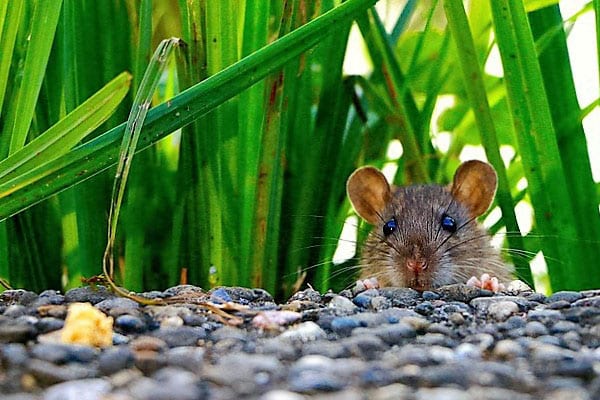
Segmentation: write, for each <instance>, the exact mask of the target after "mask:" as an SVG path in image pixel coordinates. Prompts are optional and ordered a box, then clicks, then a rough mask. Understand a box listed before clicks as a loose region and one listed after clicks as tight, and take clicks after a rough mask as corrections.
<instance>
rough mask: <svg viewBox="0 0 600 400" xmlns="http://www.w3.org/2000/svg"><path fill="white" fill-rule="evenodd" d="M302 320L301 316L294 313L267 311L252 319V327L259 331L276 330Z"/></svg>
mask: <svg viewBox="0 0 600 400" xmlns="http://www.w3.org/2000/svg"><path fill="white" fill-rule="evenodd" d="M300 318H302V314H300V313H299V312H295V311H285V310H284V311H278V310H267V311H260V312H259V313H258V314H256V316H255V317H254V318H252V325H253V326H254V327H256V328H260V329H267V330H272V329H278V328H280V327H281V326H283V325H289V324H292V323H294V322H296V321H298V320H300Z"/></svg>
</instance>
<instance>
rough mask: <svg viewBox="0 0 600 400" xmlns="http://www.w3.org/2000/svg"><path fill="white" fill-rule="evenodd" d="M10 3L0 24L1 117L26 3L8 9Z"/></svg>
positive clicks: (12, 3)
mask: <svg viewBox="0 0 600 400" xmlns="http://www.w3.org/2000/svg"><path fill="white" fill-rule="evenodd" d="M8 2H9V1H8V0H6V1H3V2H2V3H3V5H4V10H3V11H4V12H3V14H4V15H5V18H4V19H3V21H2V24H0V35H1V36H0V54H2V57H1V58H0V115H2V114H3V113H2V107H3V105H4V97H5V95H6V88H7V85H8V73H9V72H10V65H11V62H12V57H13V49H14V47H15V39H16V37H17V32H18V31H19V23H20V22H21V10H22V9H23V4H24V3H25V2H24V1H16V2H11V4H10V7H8ZM0 143H1V141H0Z"/></svg>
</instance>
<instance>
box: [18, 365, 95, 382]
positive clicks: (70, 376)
mask: <svg viewBox="0 0 600 400" xmlns="http://www.w3.org/2000/svg"><path fill="white" fill-rule="evenodd" d="M27 371H28V372H29V373H30V374H31V375H32V376H33V377H34V378H35V379H36V380H37V382H38V383H39V384H41V385H42V386H49V385H53V384H56V383H60V382H66V381H75V380H78V379H85V378H95V377H96V375H97V371H96V370H95V369H94V368H93V367H92V366H91V365H89V364H87V365H82V364H78V363H71V364H66V365H56V364H53V363H51V362H48V361H44V360H36V359H34V360H30V361H29V363H28V364H27Z"/></svg>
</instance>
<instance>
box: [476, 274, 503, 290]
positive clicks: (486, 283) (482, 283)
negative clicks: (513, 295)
mask: <svg viewBox="0 0 600 400" xmlns="http://www.w3.org/2000/svg"><path fill="white" fill-rule="evenodd" d="M467 286H475V287H478V288H481V289H485V290H489V291H492V292H494V293H498V292H501V291H503V290H505V289H506V288H505V287H504V285H503V284H502V283H500V282H499V281H498V278H496V277H495V276H490V275H489V274H482V275H481V278H479V279H477V277H476V276H472V277H471V278H469V280H468V281H467Z"/></svg>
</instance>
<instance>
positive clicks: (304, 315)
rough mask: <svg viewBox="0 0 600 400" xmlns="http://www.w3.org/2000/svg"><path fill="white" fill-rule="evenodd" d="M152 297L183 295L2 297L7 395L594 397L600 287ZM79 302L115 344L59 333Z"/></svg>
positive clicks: (21, 398)
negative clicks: (71, 339)
mask: <svg viewBox="0 0 600 400" xmlns="http://www.w3.org/2000/svg"><path fill="white" fill-rule="evenodd" d="M509 289H510V288H509ZM146 296H148V297H151V298H163V299H179V301H182V299H183V300H185V301H186V302H185V303H179V304H171V305H165V306H140V305H139V304H137V303H136V302H134V301H131V300H129V299H125V298H120V297H115V296H114V295H113V294H112V293H110V292H109V291H107V290H106V289H104V288H102V287H96V288H90V287H85V288H78V289H73V290H70V291H68V292H67V293H65V294H64V295H63V294H60V293H57V292H54V291H45V292H43V293H41V294H39V295H38V294H35V293H32V292H28V291H23V290H12V291H6V292H4V293H2V294H0V398H2V399H10V400H17V399H18V400H33V399H44V400H70V399H77V400H92V399H112V400H126V399H149V400H160V399H169V400H187V399H190V400H192V399H262V400H274V399H281V400H288V399H289V400H296V399H308V398H319V399H350V400H352V399H414V400H421V399H428V400H436V399H444V400H454V399H483V400H501V399H502V400H503V399H511V400H521V399H523V400H526V399H532V400H533V399H549V400H550V399H551V400H560V399H568V400H579V399H582V400H583V399H600V376H599V374H600V350H599V349H598V347H599V346H600V290H596V291H585V292H559V293H556V294H554V295H552V296H550V297H546V296H543V295H541V294H538V293H532V292H531V291H527V290H523V289H521V290H520V291H519V290H517V289H513V290H512V291H511V292H508V293H502V294H495V295H494V294H493V293H491V292H487V291H484V290H480V289H476V288H472V287H467V286H464V285H452V286H447V287H444V288H440V289H439V290H438V291H436V292H423V293H419V292H416V291H414V290H412V289H406V288H382V289H369V290H366V291H362V292H360V293H358V294H356V293H352V292H351V291H344V292H341V293H339V294H335V293H327V294H324V295H321V294H319V293H318V292H316V291H313V290H310V289H308V290H304V291H302V292H298V293H296V294H295V295H294V296H293V297H292V298H291V299H290V300H289V301H288V302H287V303H285V304H280V305H278V304H276V303H275V302H274V301H273V299H272V297H271V296H270V295H269V294H268V293H267V292H265V291H263V290H260V289H245V288H235V287H224V288H217V289H214V290H212V291H211V292H209V293H204V292H203V291H202V290H201V289H200V288H197V287H194V286H188V285H186V286H177V287H173V288H170V289H168V290H166V291H164V292H151V293H147V294H146ZM199 301H204V302H209V303H210V304H213V306H212V310H213V311H212V312H210V311H208V310H207V307H206V306H204V305H202V304H199ZM73 302H89V303H91V304H93V305H94V306H95V307H96V308H97V309H99V310H101V311H102V312H104V313H105V314H107V315H110V316H112V317H113V318H114V331H115V332H114V334H113V346H111V347H106V348H103V349H97V348H94V347H88V346H82V345H66V344H62V343H59V342H57V340H56V338H57V333H59V332H60V329H61V328H62V327H63V325H64V320H65V317H66V314H67V306H68V305H69V303H73ZM215 307H220V308H221V310H222V311H223V312H227V313H228V314H229V315H227V314H223V315H220V316H217V315H216V313H215ZM228 317H234V318H228Z"/></svg>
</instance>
